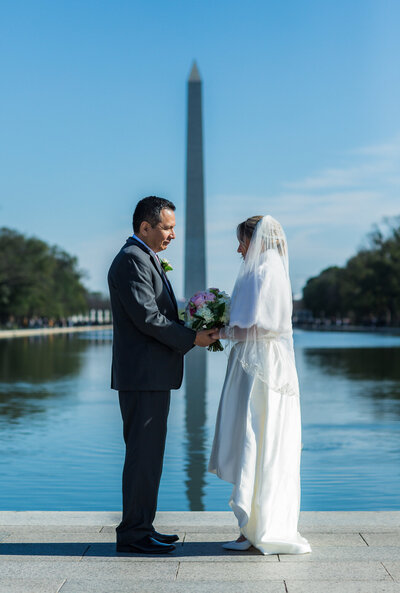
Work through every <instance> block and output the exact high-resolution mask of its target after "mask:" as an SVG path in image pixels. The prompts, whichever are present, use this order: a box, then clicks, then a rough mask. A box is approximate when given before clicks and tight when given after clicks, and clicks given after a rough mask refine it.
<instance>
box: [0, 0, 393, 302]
mask: <svg viewBox="0 0 400 593" xmlns="http://www.w3.org/2000/svg"><path fill="white" fill-rule="evenodd" d="M399 30H400V3H398V2H397V1H395V0H388V1H385V0H382V1H377V0H374V1H370V0H360V1H357V0H355V1H350V2H349V1H344V0H336V1H324V0H318V1H309V0H301V1H287V2H269V1H265V0H264V1H251V0H250V1H249V2H246V3H244V2H237V1H235V0H233V1H232V0H229V1H227V0H220V1H215V0H214V1H213V2H211V1H208V0H203V1H202V2H199V1H193V0H191V1H189V2H188V1H186V2H184V1H177V0H168V2H167V1H164V2H161V1H152V0H147V1H146V2H145V1H142V2H135V1H130V2H122V1H113V2H111V1H101V0H97V1H96V2H94V1H85V0H81V1H79V2H77V1H73V0H72V1H71V0H69V1H68V2H65V1H61V0H59V1H57V2H54V1H51V2H50V1H46V2H45V1H40V0H37V1H36V0H35V2H31V1H27V0H25V1H18V0H14V1H12V2H11V1H7V0H3V2H2V8H1V12H0V50H1V58H0V84H1V93H0V102H1V109H0V118H1V140H0V153H1V154H0V225H1V226H8V227H11V228H15V229H17V230H19V231H21V232H23V233H27V234H29V235H32V234H33V235H36V236H38V237H41V238H43V239H44V240H46V241H49V242H50V243H56V244H58V245H60V246H61V247H63V248H65V249H66V250H67V251H68V252H70V253H73V254H75V255H77V256H78V258H79V262H80V265H81V267H82V268H84V269H85V270H87V272H88V278H87V280H86V283H87V285H88V286H89V287H90V288H92V289H97V290H102V291H106V272H107V269H108V266H109V264H110V262H111V260H112V257H113V255H114V253H115V252H116V251H117V250H118V249H119V248H120V246H121V245H122V244H123V242H124V240H125V238H126V237H127V236H128V234H129V233H130V232H131V216H132V211H133V208H134V206H135V203H136V201H137V200H138V199H140V198H141V197H143V196H145V195H149V194H158V195H162V196H164V197H167V198H169V199H172V200H173V201H174V202H175V203H176V205H177V235H178V237H177V239H176V241H175V243H174V244H173V246H171V247H170V248H169V249H168V251H167V252H166V256H167V257H168V258H169V259H170V260H171V262H172V264H173V266H174V268H175V269H174V272H172V273H171V278H172V281H173V283H174V286H175V288H176V292H177V294H178V295H179V296H182V276H183V270H182V265H183V248H184V245H183V235H184V232H183V222H184V180H185V177H184V175H185V125H186V113H185V110H186V80H187V77H188V74H189V71H190V68H191V64H192V61H193V59H196V60H197V62H198V65H199V70H200V73H201V75H202V78H203V100H204V137H205V182H206V198H207V227H208V238H207V240H208V284H209V285H219V286H220V287H221V288H223V289H226V290H228V291H230V290H231V289H232V285H233V282H234V278H235V275H236V272H237V268H238V263H239V260H238V256H237V254H236V253H235V250H236V241H235V227H236V224H237V223H238V222H240V221H241V220H242V219H244V218H247V216H251V215H254V214H272V215H273V216H275V217H276V218H278V219H279V220H280V221H281V222H282V224H283V226H284V227H285V229H286V231H287V235H288V239H289V248H290V251H291V275H292V283H293V288H294V291H295V293H297V294H298V293H299V292H300V291H301V288H302V286H303V285H304V282H305V281H306V279H307V278H308V277H310V276H311V275H314V274H317V273H318V272H319V271H320V270H321V269H323V268H324V267H327V266H329V265H334V264H342V263H344V262H345V261H346V259H347V258H348V257H349V256H351V255H352V254H353V253H354V251H355V250H356V249H357V248H358V247H359V246H360V245H361V244H362V243H363V241H364V237H365V235H366V233H367V232H368V231H369V230H370V228H371V225H372V224H373V223H375V222H379V221H380V220H381V219H382V218H383V217H384V216H392V215H395V214H400V197H399V196H400V191H399V190H400V170H399V165H400V110H399V105H400V69H399V67H398V56H399V55H400V39H399V38H400V36H399V35H398V31H399ZM193 265H195V254H194V262H193Z"/></svg>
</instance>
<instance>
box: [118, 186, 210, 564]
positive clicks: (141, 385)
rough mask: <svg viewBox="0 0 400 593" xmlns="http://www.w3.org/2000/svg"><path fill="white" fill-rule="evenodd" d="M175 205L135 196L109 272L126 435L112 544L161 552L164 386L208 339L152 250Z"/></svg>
mask: <svg viewBox="0 0 400 593" xmlns="http://www.w3.org/2000/svg"><path fill="white" fill-rule="evenodd" d="M174 211H175V206H174V204H173V203H172V202H170V201H168V200H165V199H163V198H158V197H155V196H150V197H147V198H144V199H143V200H141V201H140V202H139V203H138V204H137V206H136V209H135V212H134V214H133V231H134V234H133V235H132V236H131V237H129V238H128V239H127V241H126V243H125V245H124V246H123V247H122V249H121V251H120V252H119V253H118V255H117V256H116V257H115V259H114V261H113V263H112V264H111V267H110V270H109V273H108V284H109V288H110V297H111V309H112V315H113V324H114V336H113V357H112V378H111V387H112V388H113V389H116V390H118V391H119V403H120V408H121V414H122V420H123V428H124V440H125V444H126V456H125V465H124V470H123V484H122V489H123V511H122V521H121V523H120V524H119V525H118V527H117V551H118V552H132V553H136V552H140V553H149V554H162V553H166V552H171V551H172V550H174V549H175V546H174V545H173V542H175V541H177V540H178V539H179V538H178V536H177V535H165V534H162V533H158V532H156V531H155V529H154V527H153V521H154V517H155V513H156V508H157V496H158V488H159V483H160V478H161V472H162V464H163V457H164V447H165V437H166V431H167V417H168V411H169V405H170V390H171V389H179V387H180V386H181V383H182V377H183V356H184V354H186V353H187V352H188V351H189V350H190V349H191V348H192V347H193V346H194V345H197V346H203V347H206V346H209V345H210V344H212V343H213V342H214V341H215V340H214V339H213V338H212V337H211V335H210V334H211V331H210V330H204V331H199V332H197V334H196V332H195V331H193V330H192V329H189V328H187V327H184V325H183V324H182V323H181V322H180V321H179V318H178V308H177V304H176V299H175V295H174V292H173V290H172V286H171V284H170V282H169V280H168V278H167V276H166V273H165V271H164V270H163V267H162V264H161V262H160V260H159V258H158V255H157V253H159V252H161V251H164V250H165V249H166V248H167V247H168V245H169V244H170V242H171V241H172V240H173V239H175V231H174V227H175V214H174Z"/></svg>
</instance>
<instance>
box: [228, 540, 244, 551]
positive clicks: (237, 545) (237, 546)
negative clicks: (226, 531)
mask: <svg viewBox="0 0 400 593" xmlns="http://www.w3.org/2000/svg"><path fill="white" fill-rule="evenodd" d="M222 547H223V548H225V550H239V551H242V550H248V549H249V548H251V543H250V542H249V541H248V540H247V539H245V540H243V541H242V542H226V544H222Z"/></svg>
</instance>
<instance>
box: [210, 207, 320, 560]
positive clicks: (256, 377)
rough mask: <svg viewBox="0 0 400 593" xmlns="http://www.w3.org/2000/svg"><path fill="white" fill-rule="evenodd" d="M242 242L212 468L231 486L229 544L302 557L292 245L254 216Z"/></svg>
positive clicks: (244, 226) (223, 333)
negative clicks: (234, 531)
mask: <svg viewBox="0 0 400 593" xmlns="http://www.w3.org/2000/svg"><path fill="white" fill-rule="evenodd" d="M237 235H238V240H239V247H238V252H239V253H241V254H242V256H243V264H242V267H241V269H240V272H239V275H238V278H237V280H236V284H235V288H234V291H233V293H232V300H231V314H230V321H229V326H227V327H225V328H223V329H222V330H220V331H219V332H217V333H216V334H215V336H214V337H220V338H224V339H227V340H229V341H230V342H231V344H232V348H231V353H230V357H229V362H228V368H227V371H226V377H225V382H224V386H223V389H222V395H221V401H220V404H219V409H218V415H217V421H216V427H215V435H214V443H213V447H212V452H211V458H210V462H209V467H208V469H209V471H210V472H212V473H215V474H217V476H218V477H219V478H221V479H222V480H225V481H227V482H231V483H232V484H233V491H232V495H231V499H230V501H229V504H230V506H231V508H232V510H233V512H234V513H235V516H236V518H237V520H238V524H239V528H240V534H241V535H240V536H239V538H238V539H237V540H236V541H235V542H228V543H226V544H224V547H225V548H227V549H233V550H247V549H248V548H250V547H251V545H253V546H254V547H256V548H258V549H259V550H260V551H261V552H262V553H263V554H304V553H307V552H311V547H310V545H309V543H308V541H307V540H306V539H305V538H303V537H302V536H301V535H300V534H299V533H298V531H297V523H298V519H299V511H300V454H301V418H300V400H299V385H298V379H297V372H296V366H295V360H294V352H293V338H292V323H291V315H292V293H291V286H290V279H289V265H288V247H287V241H286V237H285V234H284V231H283V229H282V227H281V225H280V224H279V222H278V221H277V220H275V219H274V218H272V217H271V216H264V217H262V216H254V217H252V218H249V219H247V220H246V221H245V222H243V223H241V224H240V225H239V226H238V229H237Z"/></svg>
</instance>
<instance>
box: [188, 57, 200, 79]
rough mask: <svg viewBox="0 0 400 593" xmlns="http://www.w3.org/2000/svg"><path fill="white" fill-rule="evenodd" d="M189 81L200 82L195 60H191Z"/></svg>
mask: <svg viewBox="0 0 400 593" xmlns="http://www.w3.org/2000/svg"><path fill="white" fill-rule="evenodd" d="M189 82H201V78H200V72H199V69H198V68H197V64H196V60H195V61H194V62H193V66H192V69H191V71H190V76H189Z"/></svg>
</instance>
